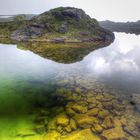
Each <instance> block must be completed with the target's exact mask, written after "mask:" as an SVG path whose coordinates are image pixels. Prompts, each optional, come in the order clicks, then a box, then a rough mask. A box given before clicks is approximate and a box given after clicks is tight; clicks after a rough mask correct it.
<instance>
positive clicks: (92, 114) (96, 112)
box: [87, 108, 100, 116]
mask: <svg viewBox="0 0 140 140" xmlns="http://www.w3.org/2000/svg"><path fill="white" fill-rule="evenodd" d="M99 111H100V109H99V108H93V109H90V110H89V111H88V112H87V114H88V115H89V116H97V115H98V113H99Z"/></svg>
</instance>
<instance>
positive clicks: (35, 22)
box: [11, 7, 114, 42]
mask: <svg viewBox="0 0 140 140" xmlns="http://www.w3.org/2000/svg"><path fill="white" fill-rule="evenodd" d="M11 38H12V39H13V40H16V41H29V40H31V39H46V41H47V40H53V39H54V38H61V40H62V39H64V38H65V40H75V39H76V40H78V41H84V42H94V41H108V42H113V40H114V34H113V33H111V32H110V31H108V30H106V29H103V28H101V27H100V26H99V24H98V22H97V21H96V20H95V19H92V18H90V17H89V16H88V15H87V14H86V13H85V12H84V11H83V10H82V9H77V8H73V7H59V8H56V9H52V10H50V11H48V12H45V13H43V14H41V15H39V16H37V17H35V18H33V19H32V20H30V21H29V22H28V23H27V24H25V25H24V26H22V27H20V28H19V29H18V30H16V31H15V32H13V33H12V34H11Z"/></svg>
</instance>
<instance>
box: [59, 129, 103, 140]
mask: <svg viewBox="0 0 140 140" xmlns="http://www.w3.org/2000/svg"><path fill="white" fill-rule="evenodd" d="M62 140H101V139H100V138H99V137H98V136H97V135H95V134H93V133H92V131H91V130H90V129H84V130H77V131H75V132H73V133H71V134H69V135H67V136H65V137H62Z"/></svg>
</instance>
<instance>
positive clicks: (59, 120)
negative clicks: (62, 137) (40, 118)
mask: <svg viewBox="0 0 140 140" xmlns="http://www.w3.org/2000/svg"><path fill="white" fill-rule="evenodd" d="M68 124H69V118H68V116H67V115H66V114H65V113H62V114H60V115H58V116H57V117H56V125H61V126H67V125H68Z"/></svg>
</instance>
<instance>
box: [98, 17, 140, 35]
mask: <svg viewBox="0 0 140 140" xmlns="http://www.w3.org/2000/svg"><path fill="white" fill-rule="evenodd" d="M100 26H102V27H103V28H105V29H108V30H110V31H112V32H125V33H131V34H136V35H139V34H140V20H138V21H136V22H113V21H109V20H106V21H101V22H100Z"/></svg>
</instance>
